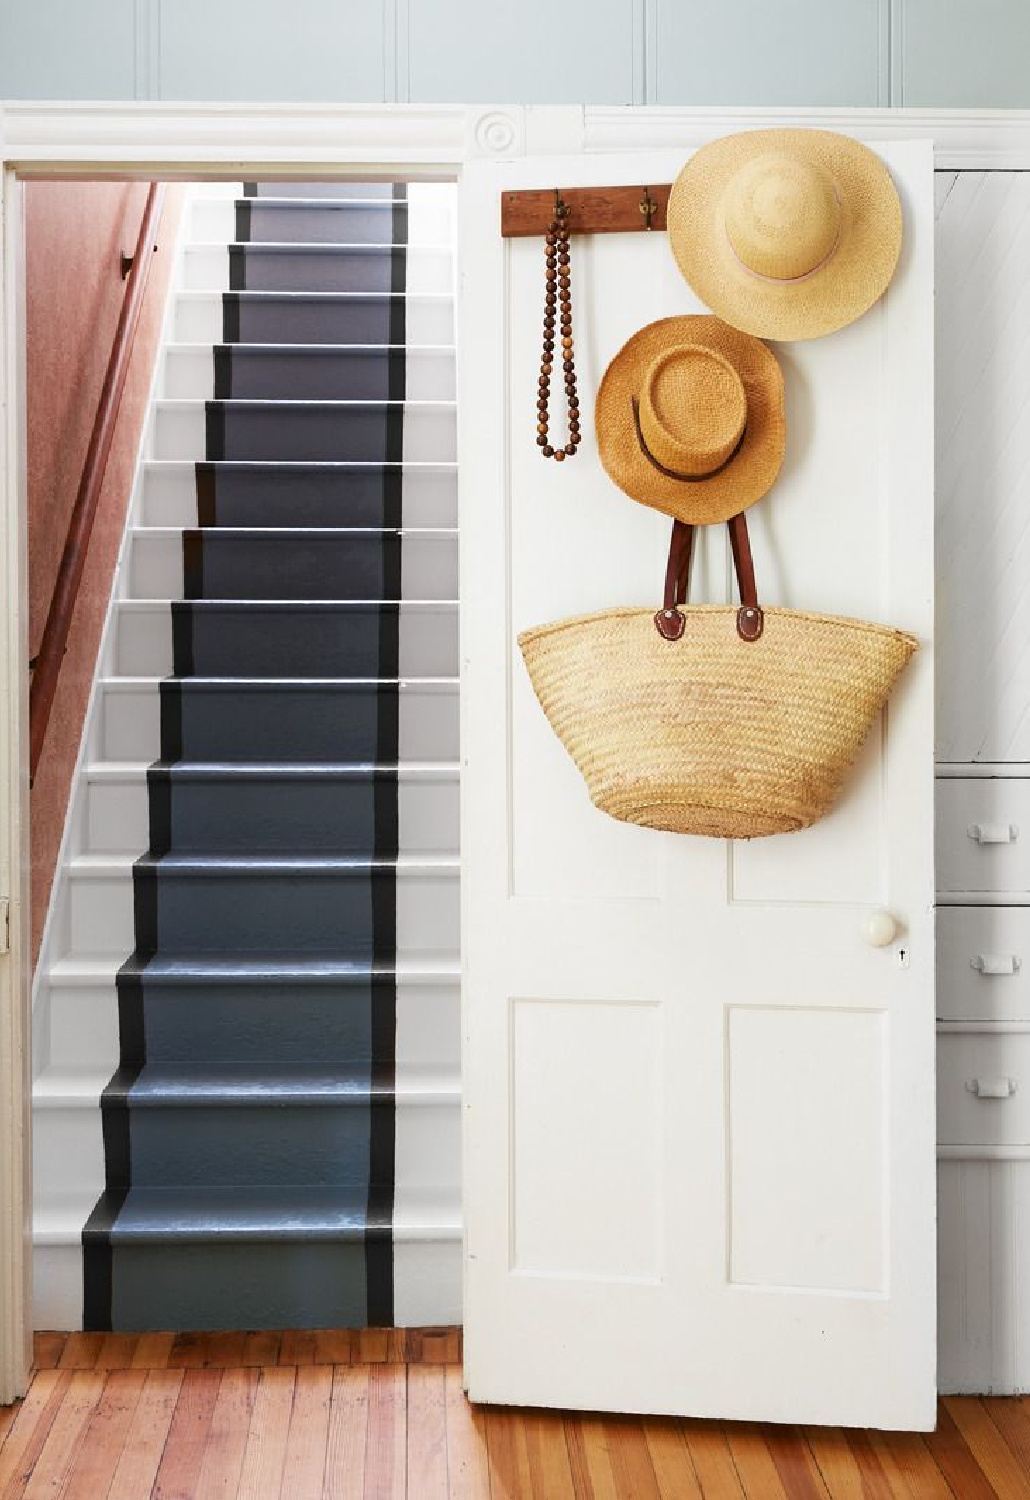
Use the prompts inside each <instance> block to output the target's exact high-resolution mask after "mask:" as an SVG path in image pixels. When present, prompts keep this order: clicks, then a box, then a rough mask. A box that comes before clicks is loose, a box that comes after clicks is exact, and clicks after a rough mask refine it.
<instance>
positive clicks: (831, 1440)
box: [801, 1427, 865, 1500]
mask: <svg viewBox="0 0 1030 1500" xmlns="http://www.w3.org/2000/svg"><path fill="white" fill-rule="evenodd" d="M801 1431H802V1433H803V1434H804V1437H805V1441H806V1442H807V1443H808V1448H809V1452H810V1453H811V1455H812V1457H813V1458H814V1459H815V1462H816V1466H817V1467H818V1469H819V1473H820V1474H821V1475H822V1479H823V1484H824V1485H825V1486H826V1488H827V1489H828V1490H829V1492H830V1495H831V1496H832V1500H864V1495H865V1491H864V1490H863V1488H862V1470H861V1469H860V1468H859V1466H858V1459H857V1458H856V1456H855V1454H854V1453H853V1452H852V1451H851V1443H850V1440H849V1437H848V1434H847V1433H846V1432H844V1431H842V1429H841V1428H839V1427H803V1428H802V1429H801Z"/></svg>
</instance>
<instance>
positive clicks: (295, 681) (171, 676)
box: [101, 599, 459, 693]
mask: <svg viewBox="0 0 1030 1500" xmlns="http://www.w3.org/2000/svg"><path fill="white" fill-rule="evenodd" d="M190 602H191V603H192V602H193V601H192V600H191V601H190ZM208 602H209V603H212V602H214V601H212V600H209V601H208ZM237 602H247V603H251V604H257V603H262V602H264V601H259V600H256V599H252V600H247V601H237ZM405 602H406V601H405ZM101 680H102V682H103V685H104V688H105V690H109V689H112V688H113V689H114V691H115V692H128V691H135V690H138V689H139V688H153V687H154V686H155V685H156V684H157V683H161V682H177V683H179V684H180V686H184V687H185V686H188V687H189V688H191V689H195V690H196V691H198V692H204V693H209V692H216V691H217V690H218V689H219V688H226V687H228V688H240V687H245V688H247V689H248V690H255V691H259V692H269V693H270V692H281V691H282V690H283V689H284V688H295V689H296V690H297V691H298V692H311V693H316V692H321V691H323V690H324V689H326V688H370V687H382V686H383V685H384V684H386V683H391V684H395V685H397V686H400V687H407V686H411V687H418V688H420V689H429V690H433V689H435V690H438V691H447V692H450V691H454V690H456V689H457V687H458V682H459V679H458V677H457V676H456V675H455V676H453V677H178V676H176V675H175V673H168V672H163V673H160V674H159V673H156V672H155V673H148V674H147V675H143V674H135V673H124V674H121V675H119V676H117V677H104V678H102V679H101Z"/></svg>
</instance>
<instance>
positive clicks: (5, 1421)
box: [0, 1401, 21, 1448]
mask: <svg viewBox="0 0 1030 1500" xmlns="http://www.w3.org/2000/svg"><path fill="white" fill-rule="evenodd" d="M20 1409H21V1403H20V1402H18V1401H12V1402H11V1404H10V1406H0V1448H2V1447H3V1446H4V1443H5V1441H6V1439H7V1434H8V1432H9V1431H10V1429H11V1427H12V1426H13V1424H14V1419H15V1417H16V1416H17V1415H18V1412H19V1411H20Z"/></svg>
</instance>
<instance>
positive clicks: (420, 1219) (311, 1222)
mask: <svg viewBox="0 0 1030 1500" xmlns="http://www.w3.org/2000/svg"><path fill="white" fill-rule="evenodd" d="M107 1196H108V1195H106V1194H105V1197H107ZM111 1196H112V1198H114V1196H115V1195H111ZM404 1197H405V1199H408V1198H409V1195H408V1194H407V1193H406V1194H405V1195H404ZM112 1206H115V1205H114V1204H113V1205H112ZM367 1218H368V1191H367V1189H364V1188H353V1187H351V1188H348V1187H308V1188H302V1187H293V1186H285V1185H284V1186H275V1187H266V1188H262V1187H232V1188H200V1187H191V1188H140V1187H135V1188H131V1189H130V1190H129V1192H128V1195H127V1196H126V1198H125V1201H124V1203H123V1204H122V1205H121V1209H120V1212H119V1213H118V1217H117V1220H116V1222H115V1224H114V1227H113V1229H112V1231H111V1238H112V1240H113V1241H115V1242H116V1243H117V1242H119V1241H128V1240H143V1241H146V1240H184V1239H189V1240H206V1239H217V1240H219V1241H222V1240H227V1239H234V1238H235V1239H249V1238H254V1239H266V1238H269V1239H276V1238H280V1237H287V1236H288V1237H290V1238H296V1239H306V1238H311V1239H314V1238H338V1237H340V1236H341V1235H346V1234H348V1233H350V1234H363V1232H364V1229H365V1226H366V1223H367ZM393 1229H394V1238H395V1239H406V1240H417V1239H421V1238H448V1239H450V1238H456V1237H457V1236H458V1235H459V1234H460V1232H461V1206H460V1199H459V1196H458V1193H457V1191H456V1190H455V1189H448V1188H439V1189H429V1190H428V1191H426V1192H424V1193H423V1194H421V1195H420V1197H419V1198H415V1197H414V1196H413V1195H411V1201H410V1203H408V1202H406V1203H403V1204H398V1205H397V1206H396V1207H395V1211H394V1222H393Z"/></svg>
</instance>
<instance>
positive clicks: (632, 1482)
mask: <svg viewBox="0 0 1030 1500" xmlns="http://www.w3.org/2000/svg"><path fill="white" fill-rule="evenodd" d="M604 1432H605V1437H606V1439H607V1447H608V1454H609V1458H610V1461H611V1466H612V1473H613V1474H614V1475H615V1489H616V1493H617V1494H618V1495H619V1496H625V1495H632V1496H633V1500H661V1494H660V1491H659V1489H658V1480H657V1479H656V1478H655V1472H654V1468H653V1466H652V1464H651V1455H650V1453H649V1452H648V1451H647V1439H646V1438H645V1437H644V1429H643V1426H642V1425H641V1422H640V1418H639V1417H612V1418H606V1419H605V1422H604Z"/></svg>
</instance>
